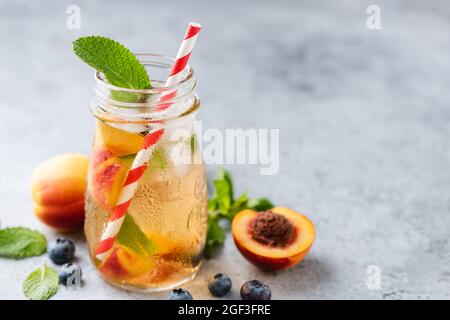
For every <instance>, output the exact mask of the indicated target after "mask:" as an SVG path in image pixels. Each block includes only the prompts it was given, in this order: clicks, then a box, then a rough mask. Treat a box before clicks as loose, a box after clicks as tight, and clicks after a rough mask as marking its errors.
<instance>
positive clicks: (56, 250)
mask: <svg viewBox="0 0 450 320" xmlns="http://www.w3.org/2000/svg"><path fill="white" fill-rule="evenodd" d="M48 255H49V258H50V259H51V260H52V261H53V263H55V264H57V265H60V266H61V267H60V268H59V270H58V276H59V281H60V282H61V283H62V284H63V285H65V286H68V285H76V284H79V281H81V268H80V266H79V265H78V264H76V263H74V262H73V259H74V258H75V245H74V244H73V242H72V241H70V240H68V239H64V238H58V239H56V240H55V241H53V242H52V243H50V244H49V246H48ZM77 281H78V283H77Z"/></svg>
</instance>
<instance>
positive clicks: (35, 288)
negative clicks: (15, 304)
mask: <svg viewBox="0 0 450 320" xmlns="http://www.w3.org/2000/svg"><path fill="white" fill-rule="evenodd" d="M22 288H23V293H24V294H25V296H26V297H27V298H28V299H30V300H48V299H50V298H51V297H52V296H54V295H55V294H56V292H58V288H59V278H58V273H57V272H56V271H55V270H54V269H52V268H49V267H47V266H43V267H42V268H39V269H36V270H35V271H33V272H32V273H30V275H29V276H28V277H27V278H26V279H25V281H24V283H23V285H22Z"/></svg>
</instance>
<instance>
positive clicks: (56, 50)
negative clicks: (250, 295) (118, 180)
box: [0, 0, 450, 299]
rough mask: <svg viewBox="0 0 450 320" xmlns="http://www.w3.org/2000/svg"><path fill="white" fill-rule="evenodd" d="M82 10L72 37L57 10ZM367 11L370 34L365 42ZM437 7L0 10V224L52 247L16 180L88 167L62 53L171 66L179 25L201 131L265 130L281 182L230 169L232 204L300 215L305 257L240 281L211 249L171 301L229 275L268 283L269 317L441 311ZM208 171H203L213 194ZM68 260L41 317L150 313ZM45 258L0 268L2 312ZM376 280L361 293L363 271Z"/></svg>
mask: <svg viewBox="0 0 450 320" xmlns="http://www.w3.org/2000/svg"><path fill="white" fill-rule="evenodd" d="M70 4H76V5H79V6H80V8H81V18H82V25H81V26H82V28H81V30H68V29H67V28H66V18H67V14H66V8H67V6H68V5H70ZM369 4H377V5H379V6H380V7H381V18H382V29H381V30H378V31H370V30H368V29H367V28H366V18H367V15H366V8H367V6H368V5H369ZM449 18H450V5H448V4H447V3H446V2H444V1H426V2H423V1H406V0H405V1H380V0H377V1H371V2H369V1H339V2H336V1H308V2H307V1H302V2H301V1H268V0H263V1H254V2H252V1H222V2H219V1H193V2H191V1H189V2H187V1H178V2H172V1H171V2H168V1H167V2H166V1H152V2H150V1H67V0H63V1H57V0H54V1H3V0H2V1H0V40H1V45H0V47H1V50H0V92H1V93H0V114H1V119H2V123H1V125H0V145H1V147H0V158H1V159H2V160H1V165H0V177H1V179H0V220H1V223H2V226H14V225H22V226H29V227H33V228H37V229H39V230H42V231H44V232H45V233H46V235H47V236H48V238H49V239H54V238H55V237H57V236H58V234H56V233H55V232H53V231H51V230H49V229H47V228H45V227H44V226H43V225H42V224H40V223H39V222H38V221H37V220H36V218H35V217H34V216H33V213H32V204H31V196H30V192H29V186H28V180H29V176H30V173H31V171H32V169H33V168H34V167H35V166H36V165H37V164H38V163H39V162H41V161H42V160H44V159H46V158H47V157H49V156H51V155H54V154H58V153H62V152H83V153H89V148H90V144H91V136H92V129H93V119H92V116H91V115H90V113H89V110H88V102H89V99H90V97H91V88H92V84H93V80H92V71H91V70H90V69H89V68H88V67H86V66H85V65H84V64H83V63H81V62H80V61H79V60H78V59H77V58H76V57H75V56H74V54H73V53H72V51H71V41H72V40H73V39H74V38H76V37H78V36H81V35H87V34H102V35H106V36H110V37H112V38H114V39H117V40H119V41H120V42H122V43H124V44H126V45H127V46H128V47H129V48H131V49H133V50H134V51H141V52H142V51H157V52H161V53H165V54H168V55H174V54H175V52H176V50H177V45H178V40H179V38H180V36H181V34H182V33H183V30H184V28H185V26H186V24H187V23H188V22H189V21H190V20H198V21H200V22H201V23H202V24H203V25H204V30H203V33H202V35H201V38H200V40H199V42H198V45H197V47H196V49H195V53H194V55H193V59H192V64H193V65H194V68H195V69H196V71H197V77H198V82H199V87H198V91H199V94H200V96H201V98H202V100H203V109H202V112H201V114H200V118H201V119H202V120H203V121H204V126H205V127H207V128H219V129H221V130H225V129H226V128H280V140H281V141H280V153H281V155H280V158H281V160H280V161H281V163H280V171H279V173H278V174H277V175H274V176H261V175H259V168H258V167H257V166H228V168H229V169H230V170H231V171H232V172H233V175H234V177H235V183H236V188H237V190H238V191H245V190H247V191H248V192H249V193H250V195H252V196H268V197H270V198H271V199H272V200H273V201H274V202H276V203H277V204H280V205H284V206H289V207H292V208H295V209H297V210H299V211H301V212H304V213H305V214H307V215H309V216H310V218H311V219H312V220H313V221H314V223H315V224H316V226H317V241H316V243H315V244H314V246H313V249H312V251H311V253H310V255H309V256H308V257H307V259H306V260H305V261H304V262H303V263H301V264H300V265H298V266H297V267H295V268H293V269H291V270H289V271H285V272H280V273H277V274H266V273H261V272H260V271H258V270H257V269H255V268H254V267H252V266H251V265H249V264H248V263H247V262H246V261H245V260H244V259H243V258H242V257H241V256H240V254H239V253H238V252H237V251H236V249H235V247H234V245H233V243H232V240H231V239H230V238H228V239H227V242H226V244H225V246H224V248H223V250H222V251H221V252H220V253H219V255H218V256H217V257H216V258H215V259H213V260H211V261H208V262H206V263H205V264H204V266H203V267H202V269H201V271H200V274H199V276H198V278H197V279H196V280H195V281H193V282H191V283H189V284H188V285H186V287H187V288H188V289H189V290H191V291H192V293H193V295H194V296H195V298H199V299H200V298H205V299H209V298H210V295H209V293H208V291H207V289H206V281H207V278H208V277H209V276H211V275H212V274H214V273H216V272H219V271H222V272H226V273H228V274H229V275H230V276H231V277H232V279H233V281H234V288H233V292H232V295H231V296H230V297H231V298H237V297H238V289H239V287H240V284H241V283H242V282H243V281H244V280H248V279H251V278H257V279H261V280H263V281H265V282H267V283H268V284H269V285H270V286H271V287H272V290H273V298H274V299H281V298H286V299H334V298H339V299H358V298H362V299H416V298H419V299H430V298H437V299H445V298H447V299H448V298H450V269H449V268H450V267H449V266H450V242H449V230H450V214H449V210H450V184H449V183H450V170H449V164H450V145H449V144H450V139H449V134H450V108H449V105H450V94H449V93H448V91H449V88H450V56H449V52H450V38H449V33H448V32H449V30H450V19H449ZM215 170H216V166H210V167H208V175H209V177H210V178H211V177H213V175H214V172H215ZM71 238H73V239H75V240H76V241H77V257H78V261H79V263H80V264H81V266H82V268H83V274H84V285H83V288H82V289H80V290H75V291H73V290H67V289H66V288H61V290H60V291H59V292H58V294H57V295H56V296H55V299H82V298H83V299H152V298H160V297H162V296H163V295H142V294H132V293H128V292H124V291H120V290H118V289H115V288H112V287H110V286H108V285H107V284H105V283H104V282H102V281H101V280H100V278H99V277H98V276H97V274H96V273H95V271H94V269H93V267H92V265H91V264H90V262H89V260H88V258H87V255H86V245H85V243H84V241H83V237H82V235H73V236H71ZM46 259H47V258H46V257H45V256H42V257H37V258H32V259H27V260H22V261H14V260H6V259H0V298H6V299H22V298H24V297H23V294H22V289H21V285H22V281H23V280H24V279H25V277H26V276H27V275H28V273H29V272H31V271H32V270H33V269H34V268H36V267H38V266H41V265H42V264H43V263H44V262H45V261H46ZM369 265H376V266H378V267H379V268H380V270H381V272H382V282H381V288H380V289H379V290H370V289H368V287H367V286H366V281H367V279H368V277H369V274H368V273H367V268H368V266H369Z"/></svg>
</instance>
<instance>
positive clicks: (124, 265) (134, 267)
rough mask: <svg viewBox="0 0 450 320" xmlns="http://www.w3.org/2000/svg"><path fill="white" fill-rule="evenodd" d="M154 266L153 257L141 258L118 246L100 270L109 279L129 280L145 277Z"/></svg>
mask: <svg viewBox="0 0 450 320" xmlns="http://www.w3.org/2000/svg"><path fill="white" fill-rule="evenodd" d="M153 266H154V262H153V260H152V259H151V257H148V256H139V255H138V254H136V253H134V252H133V251H132V250H130V249H128V248H126V247H124V246H118V247H117V248H115V249H114V250H113V252H112V253H111V254H110V256H109V257H108V258H107V259H106V260H105V261H104V262H103V263H102V264H101V265H100V267H99V270H100V272H101V273H102V274H103V275H104V276H106V277H108V278H111V279H115V280H127V279H132V278H136V277H139V276H142V275H144V274H145V273H147V272H149V271H150V270H151V269H152V268H153Z"/></svg>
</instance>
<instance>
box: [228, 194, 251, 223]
mask: <svg viewBox="0 0 450 320" xmlns="http://www.w3.org/2000/svg"><path fill="white" fill-rule="evenodd" d="M244 209H248V196H247V192H244V193H243V194H241V195H240V196H239V197H238V198H237V199H236V201H234V202H233V205H232V206H231V210H230V212H229V214H228V216H229V219H230V221H231V220H233V218H234V216H235V215H236V214H237V213H238V212H240V211H242V210H244Z"/></svg>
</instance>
